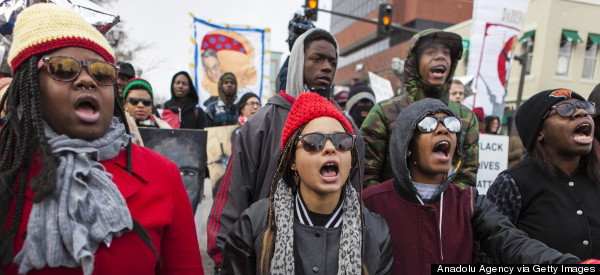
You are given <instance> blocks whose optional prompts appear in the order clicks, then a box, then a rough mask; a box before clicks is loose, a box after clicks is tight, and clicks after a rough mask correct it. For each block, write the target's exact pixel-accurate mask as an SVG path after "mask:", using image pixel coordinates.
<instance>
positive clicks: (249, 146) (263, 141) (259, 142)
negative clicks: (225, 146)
mask: <svg viewBox="0 0 600 275" xmlns="http://www.w3.org/2000/svg"><path fill="white" fill-rule="evenodd" d="M283 94H284V95H286V96H288V95H287V94H285V93H283ZM336 106H337V105H336ZM291 108H292V103H290V101H288V99H286V98H285V97H284V96H283V95H282V94H281V93H280V94H276V95H275V96H273V97H271V98H270V99H269V101H268V102H267V104H266V105H265V106H264V107H262V108H260V109H259V110H258V112H256V114H254V115H253V116H252V117H250V119H248V121H247V122H246V124H244V126H242V128H240V135H239V136H238V138H237V139H236V142H235V145H234V148H233V154H232V155H231V158H230V159H229V166H228V167H227V171H226V172H225V175H224V176H223V181H222V182H221V186H219V191H218V192H217V196H216V197H215V199H214V202H213V206H212V209H211V211H210V214H209V217H208V225H207V227H208V228H207V231H208V232H207V237H208V239H207V242H208V254H209V255H210V256H211V257H212V258H213V260H214V261H215V264H220V263H221V251H223V247H224V246H225V238H226V236H227V232H228V231H229V229H230V228H231V226H232V225H233V222H235V220H236V219H237V218H238V217H239V216H240V214H241V213H242V212H243V211H244V210H246V208H248V207H249V206H250V205H251V204H252V203H254V202H257V201H259V200H260V199H264V198H268V197H269V193H270V187H271V181H272V180H273V176H274V175H275V171H276V170H277V160H278V159H279V153H280V152H281V135H282V132H283V127H284V125H285V121H286V119H287V116H288V113H289V112H290V109H291ZM338 108H339V106H338ZM353 128H354V133H355V134H356V146H357V148H358V154H359V159H360V166H361V167H362V166H363V156H364V152H365V143H364V140H363V138H362V135H361V134H360V131H359V130H358V128H357V127H356V125H355V124H353ZM361 176H362V175H361ZM279 178H280V177H278V179H277V180H279ZM350 181H351V182H352V186H354V189H356V190H360V187H359V169H358V168H357V167H353V168H352V169H351V170H350Z"/></svg>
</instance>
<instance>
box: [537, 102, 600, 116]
mask: <svg viewBox="0 0 600 275" xmlns="http://www.w3.org/2000/svg"><path fill="white" fill-rule="evenodd" d="M577 107H579V109H581V110H584V111H585V112H586V113H587V114H588V115H593V114H595V113H596V104H595V103H594V102H590V101H577V102H563V103H560V104H556V105H554V106H552V107H551V108H550V110H548V112H546V114H545V115H544V117H543V118H542V120H544V119H546V117H547V116H548V115H549V114H550V112H552V110H553V109H554V110H556V113H557V114H558V115H559V116H564V117H569V116H572V115H573V114H574V113H575V110H576V109H577Z"/></svg>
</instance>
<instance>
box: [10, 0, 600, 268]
mask: <svg viewBox="0 0 600 275" xmlns="http://www.w3.org/2000/svg"><path fill="white" fill-rule="evenodd" d="M294 20H296V21H294ZM305 20H306V19H305V18H303V17H298V16H295V17H294V19H292V22H290V28H289V29H290V38H289V40H288V42H289V43H290V51H291V53H290V56H289V57H288V59H287V60H286V63H285V66H284V68H283V69H282V71H281V72H280V74H279V76H278V81H277V82H278V83H279V84H280V85H281V87H282V89H281V90H280V91H279V92H278V93H276V94H275V95H274V96H272V97H271V98H269V100H268V101H267V102H266V103H265V104H264V106H262V104H261V98H260V97H259V96H258V95H256V94H255V93H252V92H248V93H245V94H240V95H238V80H237V78H236V76H235V74H234V73H232V72H222V74H221V75H220V76H219V79H218V97H215V98H214V99H213V100H212V101H211V102H210V103H208V104H207V106H205V107H206V108H202V107H200V106H199V104H200V101H199V97H198V93H197V91H196V88H195V87H194V83H193V81H192V78H191V77H190V75H189V74H188V73H187V72H185V71H181V72H177V73H176V74H174V75H173V77H172V82H171V87H170V90H171V99H169V100H168V101H167V102H165V103H164V104H157V102H155V101H154V100H155V96H154V91H153V87H152V85H151V84H150V83H149V82H148V81H147V80H145V79H143V78H139V77H136V73H135V69H134V67H133V66H132V65H131V64H130V63H126V62H115V57H114V56H115V55H114V53H113V50H112V48H111V47H110V45H109V44H108V41H107V40H106V39H105V37H104V36H103V35H102V34H100V32H98V31H97V30H96V29H95V28H94V27H93V26H92V25H90V24H89V23H87V22H86V21H85V20H84V19H83V17H81V16H80V15H79V14H77V13H76V12H73V11H71V10H68V9H65V8H62V7H60V6H58V5H55V4H35V5H32V6H31V7H29V8H27V9H25V10H24V11H23V12H21V13H20V14H19V16H18V18H17V21H16V24H15V28H14V37H13V38H14V39H13V43H12V46H11V48H10V51H9V52H8V62H9V64H10V67H11V69H12V75H13V76H12V78H5V79H0V94H1V95H2V96H1V98H2V100H1V101H0V106H1V107H2V108H1V115H0V209H2V211H0V237H1V238H0V273H1V274H29V273H31V274H82V273H83V274H86V275H87V274H121V273H122V274H151V273H159V274H203V272H204V271H203V263H202V260H201V255H200V248H199V244H198V241H197V240H198V239H197V235H196V225H195V223H194V212H195V209H196V206H193V205H191V203H190V200H189V197H188V194H187V193H186V189H185V188H184V184H183V182H182V176H183V174H182V172H181V171H180V169H178V167H177V166H176V165H175V164H174V163H173V162H172V161H170V160H169V159H167V158H166V157H164V156H162V155H160V154H158V153H156V152H154V151H152V150H150V149H148V148H145V147H143V139H142V138H141V136H140V134H139V132H138V128H162V129H192V130H202V129H205V128H206V127H219V126H227V125H239V127H240V128H239V129H238V130H237V138H236V139H235V141H234V145H233V150H232V151H233V152H232V155H231V157H230V159H229V161H228V165H227V170H226V171H225V175H224V176H223V180H222V181H221V184H220V185H219V188H218V191H217V192H216V195H215V197H214V202H213V205H212V209H211V211H210V214H209V216H208V221H207V228H205V230H206V234H207V252H208V254H209V255H210V257H211V258H212V260H213V261H214V266H215V269H214V272H215V273H216V274H308V273H324V274H333V273H337V274H361V273H362V274H430V273H431V265H432V264H474V263H502V264H533V263H557V264H577V263H600V261H598V260H595V259H597V258H600V235H598V234H597V232H598V231H600V210H598V208H597V207H595V206H596V204H597V203H596V201H597V198H599V197H600V147H599V146H600V145H599V143H598V141H597V138H598V133H600V130H598V129H597V128H596V127H595V123H596V122H598V121H599V120H600V116H598V114H599V110H598V109H599V108H600V84H599V86H598V87H596V89H594V91H592V93H591V94H590V97H589V99H588V101H586V100H585V99H584V98H583V97H582V96H581V95H580V94H579V93H577V92H575V91H572V90H570V89H566V88H556V89H550V90H546V91H541V92H539V93H536V94H535V95H534V96H532V97H531V98H530V99H529V100H527V101H525V102H524V103H523V105H522V106H521V108H519V109H518V110H517V113H516V117H515V124H516V128H517V129H518V134H517V135H514V136H513V137H511V139H510V153H509V160H510V161H511V162H510V166H509V168H508V169H507V170H505V171H503V172H502V173H500V174H499V176H498V177H497V179H496V180H495V182H494V184H492V185H491V187H490V188H489V190H488V192H487V194H486V195H480V194H478V191H477V189H476V188H475V185H476V184H475V182H476V176H477V170H478V155H479V147H478V141H479V134H480V133H487V134H500V132H501V124H502V121H501V119H500V118H498V117H494V116H489V117H484V116H483V110H482V109H477V108H475V109H473V110H471V109H469V108H468V107H467V106H465V105H462V104H461V101H462V100H463V99H464V94H465V84H463V83H462V82H460V81H457V80H453V76H454V72H455V69H456V66H457V64H458V61H459V60H460V59H461V57H462V55H463V48H462V38H461V37H460V36H459V35H458V34H455V33H452V32H447V31H442V30H435V29H429V30H424V31H422V32H419V33H417V34H416V35H414V37H413V38H412V39H411V41H410V43H409V46H408V48H407V52H406V62H405V69H404V81H405V83H404V86H403V89H404V92H403V93H402V95H401V96H397V97H393V98H391V99H387V100H384V101H381V102H377V101H376V98H375V94H376V93H375V92H374V91H373V89H372V88H371V87H370V86H369V85H368V84H367V83H365V82H362V81H357V82H356V83H353V85H351V86H350V87H349V90H345V91H340V92H338V93H334V87H333V86H334V85H333V83H334V78H335V74H336V70H337V62H338V53H339V48H338V44H337V41H336V39H335V38H334V36H333V35H332V34H331V33H329V32H328V31H326V30H323V29H319V28H314V26H313V25H312V23H311V22H310V21H308V22H306V21H305ZM513 138H514V139H513ZM203 230H204V229H203ZM204 264H206V263H204Z"/></svg>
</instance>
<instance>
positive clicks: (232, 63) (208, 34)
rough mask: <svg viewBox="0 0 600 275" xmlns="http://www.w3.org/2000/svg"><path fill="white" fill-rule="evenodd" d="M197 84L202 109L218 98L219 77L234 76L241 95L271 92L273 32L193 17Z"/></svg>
mask: <svg viewBox="0 0 600 275" xmlns="http://www.w3.org/2000/svg"><path fill="white" fill-rule="evenodd" d="M192 41H193V42H194V61H193V62H192V64H191V65H192V67H193V68H194V69H193V70H194V72H193V73H192V76H193V77H194V82H195V86H196V89H197V90H198V96H199V98H200V105H202V107H204V102H205V101H206V100H208V99H209V98H211V97H217V96H219V90H218V83H219V77H221V75H222V74H223V73H225V72H232V73H233V74H234V75H235V77H236V78H237V84H238V87H237V88H238V95H240V94H243V93H245V92H248V91H251V92H253V93H255V94H257V95H259V97H260V98H262V93H263V91H269V79H268V74H269V70H268V69H269V67H268V62H269V59H270V45H269V41H270V31H269V30H268V29H258V28H251V27H249V26H243V27H242V26H238V27H235V26H229V25H217V24H212V23H209V22H207V21H204V20H202V19H198V18H195V17H194V36H193V39H192ZM238 98H239V96H238Z"/></svg>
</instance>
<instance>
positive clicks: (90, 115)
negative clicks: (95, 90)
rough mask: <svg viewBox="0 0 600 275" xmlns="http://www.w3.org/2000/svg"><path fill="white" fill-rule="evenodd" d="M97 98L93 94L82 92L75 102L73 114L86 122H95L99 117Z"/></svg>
mask: <svg viewBox="0 0 600 275" xmlns="http://www.w3.org/2000/svg"><path fill="white" fill-rule="evenodd" d="M99 109H100V108H99V102H98V98H97V97H96V96H95V95H93V94H83V95H81V96H79V97H78V98H77V101H76V102H75V114H76V115H77V117H78V118H79V119H80V120H82V121H83V122H86V123H95V122H97V121H98V119H100V112H99Z"/></svg>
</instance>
